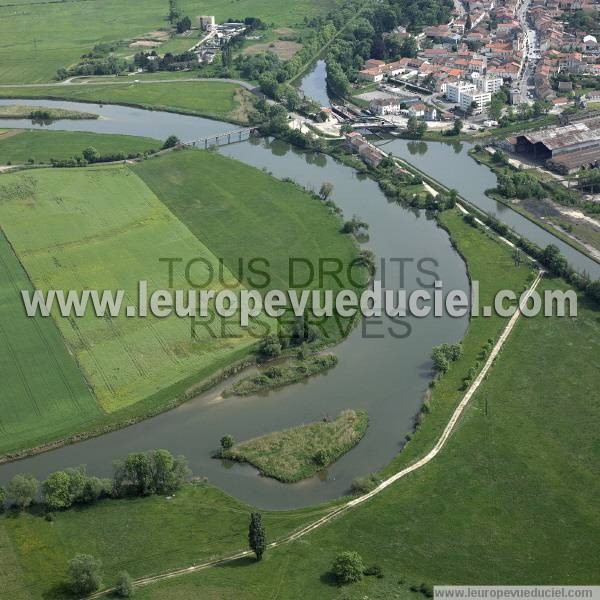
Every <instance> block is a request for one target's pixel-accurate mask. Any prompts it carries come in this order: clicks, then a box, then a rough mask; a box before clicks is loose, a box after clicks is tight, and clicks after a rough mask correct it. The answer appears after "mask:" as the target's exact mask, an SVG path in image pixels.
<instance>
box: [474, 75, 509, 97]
mask: <svg viewBox="0 0 600 600" xmlns="http://www.w3.org/2000/svg"><path fill="white" fill-rule="evenodd" d="M476 83H477V89H478V90H479V91H480V92H489V93H490V94H493V93H494V92H497V91H498V90H499V89H500V88H501V87H502V84H503V83H504V80H503V79H502V77H480V78H479V79H477V81H476Z"/></svg>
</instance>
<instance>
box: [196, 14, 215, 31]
mask: <svg viewBox="0 0 600 600" xmlns="http://www.w3.org/2000/svg"><path fill="white" fill-rule="evenodd" d="M198 27H199V28H200V29H202V30H203V31H212V30H213V29H214V28H215V18H214V17H213V16H201V17H198Z"/></svg>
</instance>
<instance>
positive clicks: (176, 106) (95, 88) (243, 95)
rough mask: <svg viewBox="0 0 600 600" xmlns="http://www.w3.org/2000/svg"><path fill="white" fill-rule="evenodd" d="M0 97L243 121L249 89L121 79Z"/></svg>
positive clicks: (8, 91) (12, 90)
mask: <svg viewBox="0 0 600 600" xmlns="http://www.w3.org/2000/svg"><path fill="white" fill-rule="evenodd" d="M0 98H54V99H59V100H74V101H83V102H96V103H100V104H109V103H112V104H128V105H135V106H140V107H143V108H151V109H153V110H168V111H175V112H182V113H186V114H193V115H198V116H203V117H213V118H216V119H225V120H230V121H234V122H239V123H245V122H246V121H247V113H248V110H249V109H250V100H251V99H252V97H251V95H250V93H249V92H247V91H246V90H245V89H243V88H241V87H240V86H238V85H235V84H233V83H225V82H222V81H179V82H176V83H168V82H167V83H135V82H133V81H125V82H122V83H121V82H119V83H112V84H105V85H98V84H93V85H92V84H83V85H64V86H55V87H23V88H19V87H0Z"/></svg>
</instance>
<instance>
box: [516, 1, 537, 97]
mask: <svg viewBox="0 0 600 600" xmlns="http://www.w3.org/2000/svg"><path fill="white" fill-rule="evenodd" d="M529 4H530V0H523V2H521V4H520V5H519V7H518V8H517V19H518V21H519V23H520V24H521V29H522V30H523V33H524V34H525V47H524V48H523V58H522V62H521V64H522V69H521V74H520V79H519V84H518V89H519V104H521V103H523V102H527V99H528V98H527V91H528V85H527V82H528V81H529V79H530V78H531V77H533V75H534V73H535V67H536V57H537V56H539V54H538V52H539V50H538V47H537V43H538V42H537V34H536V32H535V31H534V30H533V29H531V27H529V23H528V21H527V13H528V11H529Z"/></svg>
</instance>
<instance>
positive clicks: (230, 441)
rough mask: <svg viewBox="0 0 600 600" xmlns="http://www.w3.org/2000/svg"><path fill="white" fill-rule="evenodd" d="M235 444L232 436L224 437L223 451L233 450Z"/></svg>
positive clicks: (222, 441) (222, 439) (222, 440)
mask: <svg viewBox="0 0 600 600" xmlns="http://www.w3.org/2000/svg"><path fill="white" fill-rule="evenodd" d="M234 443H235V442H234V439H233V436H232V435H224V436H223V437H222V438H221V448H222V449H223V450H229V449H230V448H233V444H234Z"/></svg>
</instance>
